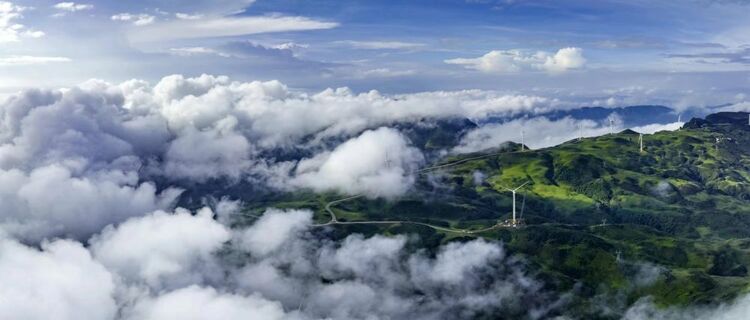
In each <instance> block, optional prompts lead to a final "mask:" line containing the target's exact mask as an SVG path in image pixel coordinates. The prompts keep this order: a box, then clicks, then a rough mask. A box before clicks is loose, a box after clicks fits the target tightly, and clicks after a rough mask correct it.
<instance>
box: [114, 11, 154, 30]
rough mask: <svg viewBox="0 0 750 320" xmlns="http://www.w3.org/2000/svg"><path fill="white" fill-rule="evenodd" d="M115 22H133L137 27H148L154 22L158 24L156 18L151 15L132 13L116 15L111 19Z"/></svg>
mask: <svg viewBox="0 0 750 320" xmlns="http://www.w3.org/2000/svg"><path fill="white" fill-rule="evenodd" d="M111 19H112V20H113V21H127V22H131V21H132V22H133V25H135V26H139V27H142V26H147V25H150V24H152V23H154V22H156V17H155V16H152V15H150V14H145V13H141V14H131V13H118V14H116V15H113V16H112V17H111Z"/></svg>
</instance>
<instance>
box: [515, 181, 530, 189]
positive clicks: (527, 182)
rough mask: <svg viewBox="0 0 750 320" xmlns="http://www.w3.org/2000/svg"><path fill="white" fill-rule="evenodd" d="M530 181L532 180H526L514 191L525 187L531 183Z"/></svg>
mask: <svg viewBox="0 0 750 320" xmlns="http://www.w3.org/2000/svg"><path fill="white" fill-rule="evenodd" d="M529 182H531V181H526V182H524V183H523V184H522V185H520V186H518V187H517V188H515V189H513V191H517V190H518V189H521V188H523V186H525V185H527V184H529Z"/></svg>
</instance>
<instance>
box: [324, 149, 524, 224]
mask: <svg viewBox="0 0 750 320" xmlns="http://www.w3.org/2000/svg"><path fill="white" fill-rule="evenodd" d="M521 152H524V151H503V152H495V153H490V154H484V155H481V156H476V157H471V158H466V159H461V160H457V161H453V162H449V163H444V164H440V165H435V166H431V167H426V168H422V169H420V170H417V171H416V173H417V174H425V173H429V172H432V171H435V170H438V169H444V168H450V167H454V166H457V165H459V164H462V163H465V162H469V161H473V160H478V159H484V158H490V157H494V156H498V155H503V154H512V153H521ZM363 196H365V195H364V194H358V195H354V196H349V197H346V198H341V199H337V200H333V201H331V202H328V203H327V204H326V205H325V211H326V212H328V214H329V215H330V216H331V220H329V221H328V222H326V223H321V224H314V225H313V227H325V226H333V225H355V224H381V225H382V224H411V225H419V226H425V227H429V228H432V229H435V230H437V231H443V232H451V233H460V234H477V233H483V232H487V231H492V230H495V229H497V228H514V227H515V226H512V225H505V224H503V223H501V222H498V223H497V224H495V225H493V226H491V227H487V228H484V229H477V230H471V229H455V228H446V227H441V226H436V225H433V224H429V223H424V222H416V221H408V220H368V221H339V220H338V219H337V218H336V213H334V212H333V209H332V207H333V206H335V205H337V204H339V203H342V202H346V201H350V200H354V199H357V198H361V197H363Z"/></svg>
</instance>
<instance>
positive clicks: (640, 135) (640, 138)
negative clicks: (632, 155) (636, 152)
mask: <svg viewBox="0 0 750 320" xmlns="http://www.w3.org/2000/svg"><path fill="white" fill-rule="evenodd" d="M638 143H640V144H641V153H643V133H641V134H639V135H638Z"/></svg>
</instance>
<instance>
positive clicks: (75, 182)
mask: <svg viewBox="0 0 750 320" xmlns="http://www.w3.org/2000/svg"><path fill="white" fill-rule="evenodd" d="M0 181H1V182H2V183H0V203H2V204H3V208H4V209H3V215H2V218H0V226H2V227H3V228H4V229H6V230H7V231H8V232H10V233H12V234H14V235H16V236H18V237H21V238H24V239H27V240H36V241H38V240H40V239H42V238H45V237H51V236H72V237H76V238H84V237H87V236H89V235H91V234H93V233H95V232H97V231H99V230H101V228H103V227H104V226H106V225H108V224H111V223H117V222H121V221H124V220H126V219H127V218H129V217H133V216H139V215H142V214H145V213H147V212H150V211H153V210H156V209H163V208H168V207H170V206H171V205H172V203H173V202H174V201H175V199H176V198H177V196H178V195H179V193H180V191H178V190H176V189H168V190H165V191H163V192H161V193H160V192H157V190H156V188H155V186H154V185H153V184H151V183H142V184H138V183H137V182H136V177H135V176H134V175H133V174H124V173H122V172H120V171H107V172H98V173H97V174H96V175H93V176H86V177H75V176H73V174H72V172H71V170H70V169H69V168H65V167H63V166H60V165H49V166H44V167H39V168H37V169H34V170H32V171H31V172H29V173H25V172H23V171H21V170H18V169H11V170H0Z"/></svg>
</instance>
